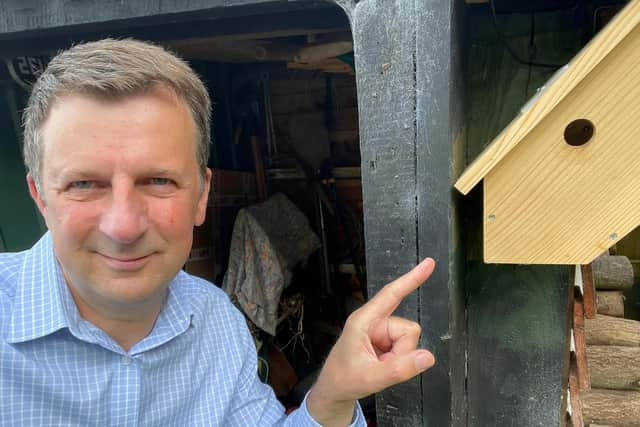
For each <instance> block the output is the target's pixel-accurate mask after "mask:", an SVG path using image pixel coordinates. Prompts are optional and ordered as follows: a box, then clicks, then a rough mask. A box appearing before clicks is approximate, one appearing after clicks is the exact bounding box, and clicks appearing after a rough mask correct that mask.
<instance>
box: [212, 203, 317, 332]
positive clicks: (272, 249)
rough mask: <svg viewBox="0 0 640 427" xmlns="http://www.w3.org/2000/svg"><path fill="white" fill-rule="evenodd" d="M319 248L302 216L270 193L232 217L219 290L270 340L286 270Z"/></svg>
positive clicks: (288, 275)
mask: <svg viewBox="0 0 640 427" xmlns="http://www.w3.org/2000/svg"><path fill="white" fill-rule="evenodd" d="M319 247H320V240H319V239H318V236H316V235H315V233H314V232H313V231H312V230H311V228H310V227H309V222H308V221H307V218H306V217H305V216H304V214H303V213H302V212H300V210H298V208H297V207H296V206H295V205H294V204H293V203H292V202H291V201H290V200H289V199H288V198H287V197H286V196H284V195H283V194H275V195H274V196H272V197H271V198H269V199H268V200H267V201H266V202H264V203H261V204H258V205H255V206H251V207H248V208H244V209H241V210H240V212H238V216H237V217H236V221H235V224H234V226H233V235H232V237H231V248H230V250H229V267H228V269H227V272H226V274H225V276H224V281H223V289H224V290H225V292H227V294H229V295H230V296H231V297H232V299H234V300H236V301H237V303H238V305H239V306H240V307H241V308H242V310H243V311H244V313H245V314H246V315H247V317H248V318H249V319H250V320H251V321H252V322H253V323H255V324H256V326H258V327H259V328H260V329H262V330H264V331H265V332H268V333H269V334H271V335H275V332H276V326H277V325H276V323H277V319H278V303H279V301H280V294H281V293H282V290H283V289H284V288H285V287H286V286H287V285H289V283H290V282H291V277H292V269H293V267H294V266H295V265H296V264H298V263H299V262H301V261H303V260H306V259H307V258H308V257H309V255H311V254H312V253H313V252H314V251H315V250H317V249H318V248H319Z"/></svg>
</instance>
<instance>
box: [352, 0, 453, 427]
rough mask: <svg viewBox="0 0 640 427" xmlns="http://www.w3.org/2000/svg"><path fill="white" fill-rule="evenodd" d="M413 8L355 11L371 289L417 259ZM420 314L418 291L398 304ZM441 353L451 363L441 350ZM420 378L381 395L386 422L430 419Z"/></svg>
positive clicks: (378, 2) (399, 1) (397, 0)
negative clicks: (388, 66) (383, 67)
mask: <svg viewBox="0 0 640 427" xmlns="http://www.w3.org/2000/svg"><path fill="white" fill-rule="evenodd" d="M413 13H414V5H413V2H407V1H404V0H384V1H383V0H368V1H366V2H359V3H358V4H357V6H356V7H355V9H354V10H353V11H352V12H351V14H352V26H353V40H354V50H355V63H356V79H357V84H358V95H359V99H358V106H359V110H360V152H361V156H362V160H361V164H362V169H361V173H362V192H363V202H364V206H365V217H364V226H365V227H364V230H365V239H366V262H367V278H368V280H367V282H368V294H369V295H374V294H375V293H376V292H377V291H378V290H379V289H380V288H381V287H382V286H383V285H384V284H385V283H387V282H388V281H390V280H392V279H394V278H395V277H397V276H399V275H400V274H403V273H404V272H406V271H407V270H409V269H410V268H411V267H412V266H414V265H415V264H416V263H417V262H418V253H417V230H416V224H417V221H418V220H417V206H416V191H417V189H416V184H415V180H416V169H415V150H416V137H415V132H416V131H415V120H416V111H415V108H416V106H415V91H416V87H415V85H416V82H415V73H414V63H413V61H412V58H413V57H414V53H415V40H414V36H413V32H412V30H411V27H412V25H407V23H408V22H412V20H413ZM390 54H391V55H392V56H391V58H390V57H389V55H390ZM390 60H392V61H393V62H394V67H392V68H391V69H389V70H388V72H386V73H384V74H381V73H380V70H381V64H382V63H384V62H388V61H390ZM419 313H420V299H419V293H418V292H414V293H413V294H411V295H409V297H407V298H406V299H405V300H404V301H403V303H402V304H401V305H400V307H398V309H397V310H396V314H397V315H398V316H402V317H405V318H408V319H412V320H415V321H418V320H419ZM426 329H427V328H425V330H426ZM436 358H437V359H438V362H437V364H440V363H443V362H444V361H443V360H441V357H440V355H438V354H437V353H436ZM421 381H422V378H421V377H417V378H414V379H412V380H410V381H408V382H405V383H402V384H399V385H397V386H394V387H391V388H389V389H386V390H384V391H383V392H381V393H378V394H377V395H376V412H377V423H378V425H379V426H381V427H387V426H394V425H401V426H407V427H414V426H415V427H417V426H421V425H423V400H422V390H421ZM442 393H443V394H448V392H447V389H446V388H445V389H443V391H442ZM409 396H410V398H408V397H409ZM441 425H442V424H441Z"/></svg>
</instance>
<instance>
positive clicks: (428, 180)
mask: <svg viewBox="0 0 640 427" xmlns="http://www.w3.org/2000/svg"><path fill="white" fill-rule="evenodd" d="M341 3H347V2H341ZM349 6H350V8H349ZM458 6H459V5H458V4H457V3H456V4H452V2H443V1H407V0H395V1H388V0H385V1H381V0H380V1H379V0H363V1H360V2H358V3H353V2H352V3H347V9H348V10H349V15H350V16H351V19H352V27H353V36H354V45H355V56H356V73H357V83H358V99H359V117H360V136H361V154H362V179H363V193H364V194H363V196H364V205H365V235H366V242H367V271H368V277H369V278H370V281H369V290H370V294H373V293H375V292H376V291H377V290H379V289H380V287H382V286H383V285H384V284H385V283H387V282H388V281H390V280H392V279H393V278H395V277H397V276H399V275H400V274H402V273H404V272H406V271H407V270H409V269H410V268H411V267H412V266H414V265H415V264H416V263H417V262H418V261H419V260H420V259H421V258H423V257H426V256H431V257H433V258H435V259H436V261H437V262H438V267H437V270H436V272H435V273H434V275H433V277H432V279H431V280H430V281H429V283H428V284H427V285H426V286H424V287H423V288H421V290H420V291H419V292H416V293H414V294H413V295H411V296H410V297H409V298H407V299H406V301H405V302H404V303H403V304H402V306H401V307H400V308H399V309H398V311H397V314H398V315H400V316H404V317H407V318H410V319H414V320H417V321H419V322H420V323H421V324H422V326H423V337H422V344H423V345H424V346H426V347H427V348H430V349H431V350H432V351H433V352H434V354H435V355H436V358H437V365H436V367H434V368H433V369H432V370H431V371H429V372H428V373H427V374H425V375H423V376H421V377H419V378H416V379H414V380H412V381H409V382H407V383H404V384H401V385H398V386H396V387H393V388H391V389H388V390H385V391H384V392H382V393H379V394H378V396H377V399H376V402H377V411H378V423H379V425H380V426H392V425H393V426H403V427H411V426H437V427H440V426H450V425H451V426H455V425H464V423H465V422H466V416H465V404H464V398H465V395H464V369H465V367H464V345H463V344H464V338H463V336H464V314H463V313H464V301H463V297H462V295H463V292H462V291H461V289H460V288H461V284H460V283H461V282H460V280H459V279H458V277H459V274H460V272H461V264H460V262H459V260H460V259H461V257H460V256H459V255H458V254H459V251H457V250H456V247H457V242H456V237H455V230H456V227H457V226H456V224H455V222H456V213H455V211H454V204H453V202H452V197H453V196H452V187H451V185H452V181H453V179H454V178H455V176H454V173H455V171H454V165H456V164H458V161H457V160H456V159H454V153H456V150H454V145H455V144H454V141H461V138H459V136H460V129H461V128H462V107H461V106H462V98H461V96H460V95H461V90H460V87H459V86H458V85H457V83H458V82H461V81H462V79H461V78H460V73H461V71H460V66H459V62H458V59H457V58H456V56H458V57H459V55H460V53H459V52H460V51H459V49H458V34H457V33H456V32H457V31H458V22H457V20H458V18H459V13H460V8H459V7H458ZM460 163H461V162H460Z"/></svg>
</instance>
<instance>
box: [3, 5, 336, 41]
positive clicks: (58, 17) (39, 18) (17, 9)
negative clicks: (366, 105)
mask: <svg viewBox="0 0 640 427" xmlns="http://www.w3.org/2000/svg"><path fill="white" fill-rule="evenodd" d="M278 3H280V4H278ZM288 3H290V5H287V6H288V7H287V6H284V7H283V5H282V4H281V2H277V1H274V0H252V1H246V0H190V1H188V2H184V1H177V0H171V1H157V0H129V1H127V2H122V1H119V0H87V1H82V2H78V1H74V0H59V1H46V2H40V1H35V2H33V1H32V2H29V4H28V7H25V3H24V1H23V0H1V1H0V10H2V11H3V13H2V15H0V33H14V32H19V31H29V30H33V29H35V28H38V29H45V28H52V27H63V26H68V25H80V24H89V23H95V22H105V21H112V20H124V19H133V18H142V17H148V16H157V15H167V14H180V13H190V14H196V13H198V14H203V13H206V12H210V11H211V10H212V9H215V8H219V9H227V8H229V9H230V10H232V11H233V12H234V13H236V14H238V13H239V12H240V13H242V12H244V14H257V13H264V12H266V11H278V10H280V11H281V10H283V9H289V10H296V9H298V10H299V9H300V8H301V7H313V8H319V7H322V6H324V7H325V8H326V7H327V4H326V3H325V4H322V3H321V2H317V1H300V0H292V1H290V2H288ZM304 3H306V5H304ZM249 4H250V5H251V6H252V7H247V6H248V5H249ZM239 6H244V7H243V8H239ZM231 8H235V9H231ZM241 11H242V12H241ZM228 13H229V12H227V14H228ZM213 16H215V15H213ZM172 18H173V22H176V21H179V20H180V19H179V17H178V16H175V15H174V16H173V17H172Z"/></svg>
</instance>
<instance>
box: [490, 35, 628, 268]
mask: <svg viewBox="0 0 640 427" xmlns="http://www.w3.org/2000/svg"><path fill="white" fill-rule="evenodd" d="M638 52H640V27H638V28H635V29H634V30H633V31H631V32H630V33H629V34H628V35H627V36H626V37H625V38H624V40H622V41H621V42H620V44H618V46H616V47H615V48H614V49H613V50H612V51H611V52H610V53H609V54H608V55H607V56H606V58H604V60H602V61H601V62H600V63H599V64H598V65H597V66H596V67H595V68H594V69H593V70H592V71H591V72H590V73H589V74H588V75H587V76H586V78H584V79H583V80H582V81H581V82H580V83H578V85H577V86H576V87H575V88H574V90H572V91H571V93H570V94H569V95H568V96H566V97H565V98H564V99H563V100H562V101H561V102H560V103H559V104H558V105H557V106H556V107H555V108H554V109H553V110H552V111H551V112H550V113H549V114H547V115H546V116H545V117H544V118H542V120H541V121H540V123H539V124H538V125H537V126H536V127H534V128H533V129H532V130H531V132H530V133H529V134H528V135H527V136H526V137H525V138H524V139H523V140H522V141H520V143H519V144H518V145H517V146H516V147H515V148H514V149H513V150H512V151H511V152H509V154H507V156H506V157H505V158H503V159H502V160H501V161H500V163H499V164H498V165H497V166H496V167H494V168H493V169H492V170H491V171H490V172H489V173H488V174H487V175H486V176H485V177H484V259H485V262H489V263H523V264H588V263H589V262H591V261H592V260H593V259H594V258H595V257H597V256H598V255H600V254H601V253H602V252H603V251H605V250H606V249H607V248H609V247H610V246H612V245H613V244H615V243H616V242H617V241H618V240H620V239H621V238H622V237H624V236H625V235H626V234H628V233H629V232H631V231H632V230H633V229H634V228H635V227H636V226H638V225H640V54H639V53H638Z"/></svg>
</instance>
